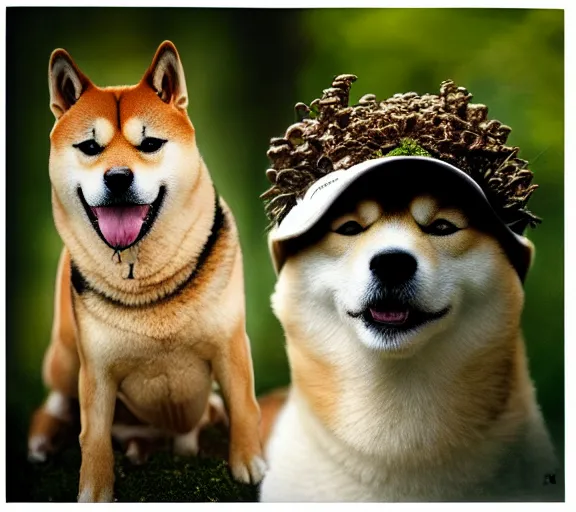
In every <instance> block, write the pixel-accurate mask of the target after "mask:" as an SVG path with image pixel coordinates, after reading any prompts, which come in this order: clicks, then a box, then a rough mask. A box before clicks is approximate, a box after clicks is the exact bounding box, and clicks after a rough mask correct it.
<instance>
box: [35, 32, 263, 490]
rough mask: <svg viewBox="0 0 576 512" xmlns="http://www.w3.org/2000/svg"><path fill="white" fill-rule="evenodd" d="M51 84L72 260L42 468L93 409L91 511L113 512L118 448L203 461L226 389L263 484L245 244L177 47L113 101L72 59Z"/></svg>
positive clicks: (237, 435)
mask: <svg viewBox="0 0 576 512" xmlns="http://www.w3.org/2000/svg"><path fill="white" fill-rule="evenodd" d="M49 84H50V102H51V104H50V106H51V109H52V112H53V113H54V115H55V117H56V123H55V125H54V128H53V130H52V133H51V135H50V140H51V151H50V180H51V183H52V203H53V213H54V220H55V223H56V227H57V229H58V232H59V234H60V236H61V237H62V239H63V241H64V245H65V248H64V250H63V252H62V257H61V258H60V265H59V269H58V279H57V283H56V305H55V314H54V328H53V332H52V343H51V345H50V347H49V348H48V351H47V353H46V357H45V361H44V379H45V382H46V384H47V385H48V386H49V388H50V393H49V395H48V398H47V400H46V402H45V403H44V404H43V406H42V407H41V408H40V409H39V410H38V411H37V413H36V414H35V416H34V419H33V421H32V425H31V428H30V437H29V451H30V457H31V458H32V459H36V460H44V459H45V458H46V456H47V455H48V454H49V453H50V452H51V451H52V450H53V449H54V448H55V439H56V438H57V436H58V433H59V432H60V431H61V429H62V427H63V426H64V425H65V424H66V423H67V422H68V421H69V420H70V401H71V398H72V397H76V396H79V403H80V412H81V429H82V430H81V435H80V444H81V448H82V466H81V470H80V490H79V496H78V499H79V500H80V501H109V500H112V498H113V483H114V473H113V452H112V444H111V436H112V434H115V435H117V436H118V437H119V438H120V439H121V440H122V441H124V442H125V443H126V444H127V450H128V455H129V456H131V457H133V458H134V459H135V460H138V459H140V458H141V456H142V455H145V454H142V453H140V451H139V444H138V440H139V439H141V440H149V439H151V438H154V437H158V436H164V435H169V436H174V438H175V439H174V447H175V449H176V450H177V451H178V452H179V453H184V454H195V453H196V450H197V448H198V446H197V442H198V430H199V427H200V426H202V425H203V424H205V423H206V422H208V421H210V416H211V415H212V417H214V413H215V412H218V410H219V408H220V406H221V405H222V404H221V403H219V401H218V397H217V395H212V397H211V386H212V382H213V380H212V376H213V375H214V377H215V379H216V380H217V382H218V383H219V384H220V387H221V389H222V392H223V396H224V399H225V402H226V406H227V408H228V414H229V418H230V427H231V444H230V467H231V470H232V474H233V476H234V477H235V478H236V479H237V480H239V481H241V482H253V483H256V482H259V481H260V479H261V478H262V475H263V471H264V467H265V466H264V463H263V461H262V459H261V446H260V440H259V437H258V421H259V408H258V404H257V402H256V400H255V397H254V390H253V386H254V385H253V371H252V363H251V358H250V346H249V341H248V338H247V335H246V330H245V310H244V288H243V286H244V285H243V275H242V256H241V252H240V244H239V241H238V234H237V231H236V226H235V223H234V219H233V217H232V214H231V212H230V210H229V208H228V207H227V205H226V204H225V203H224V201H223V200H222V199H221V198H220V197H219V196H218V194H217V193H216V191H215V189H214V186H213V184H212V181H211V178H210V175H209V173H208V170H207V168H206V166H205V164H204V162H203V160H202V158H201V156H200V154H199V152H198V148H197V146H196V136H195V130H194V127H193V126H192V124H191V122H190V119H189V118H188V115H187V112H186V108H187V105H188V93H187V90H186V82H185V78H184V72H183V69H182V64H181V61H180V58H179V56H178V53H177V51H176V48H175V47H174V45H173V44H172V43H170V42H168V41H167V42H164V43H163V44H162V45H161V46H160V47H159V48H158V50H157V52H156V55H155V57H154V59H153V62H152V64H151V66H150V68H149V69H148V71H147V72H146V73H145V75H144V77H143V78H142V80H141V81H140V82H139V83H138V84H137V85H135V86H125V87H108V88H100V87H97V86H96V85H94V84H93V83H92V82H91V81H90V80H89V79H88V78H87V77H86V76H85V75H84V74H83V73H82V72H81V71H80V70H79V69H78V67H77V66H76V65H75V64H74V62H73V61H72V59H71V57H70V56H69V55H68V54H67V53H66V52H65V51H64V50H60V49H59V50H56V51H54V52H53V54H52V56H51V58H50V64H49ZM210 397H211V398H210ZM117 399H119V400H120V401H121V406H122V408H123V409H124V410H125V412H129V413H130V414H131V415H132V420H134V419H135V420H137V423H138V424H137V425H134V421H130V422H126V423H123V422H122V421H123V420H121V419H120V418H119V416H124V417H126V414H124V415H118V414H117V415H116V421H115V423H114V424H113V421H114V411H115V408H116V409H117V407H116V402H117ZM126 410H127V411H126Z"/></svg>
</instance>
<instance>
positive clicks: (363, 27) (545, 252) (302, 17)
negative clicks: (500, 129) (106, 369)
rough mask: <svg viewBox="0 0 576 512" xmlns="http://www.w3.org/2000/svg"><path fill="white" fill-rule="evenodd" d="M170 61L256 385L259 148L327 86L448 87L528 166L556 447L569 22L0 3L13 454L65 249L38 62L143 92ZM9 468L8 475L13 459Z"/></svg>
mask: <svg viewBox="0 0 576 512" xmlns="http://www.w3.org/2000/svg"><path fill="white" fill-rule="evenodd" d="M164 39H170V40H172V41H173V42H174V43H175V44H176V46H177V47H178V50H179V52H180V55H181V58H182V61H183V64H184V69H185V71H186V78H187V85H188V89H189V94H190V107H189V114H190V117H191V119H192V121H193V123H194V124H195V126H196V129H197V134H198V144H199V147H200V151H201V152H202V154H203V156H204V159H205V160H206V162H207V164H208V167H209V169H210V171H211V173H212V176H213V178H214V181H215V183H216V185H217V187H218V189H219V191H220V193H221V194H222V195H223V196H224V197H225V198H226V200H227V202H228V203H229V205H230V207H231V208H232V210H233V212H234V214H235V216H236V219H237V222H238V225H239V229H240V236H241V243H242V246H243V252H244V266H245V273H246V300H247V314H248V332H249V335H250V338H251V340H252V354H253V359H254V368H255V375H256V385H257V390H258V391H259V392H261V391H264V390H266V389H269V388H270V387H272V386H276V385H279V384H284V383H286V382H287V381H288V378H289V373H288V367H287V363H286V357H285V352H284V348H283V342H284V341H283V335H282V332H281V329H280V326H279V324H278V322H277V321H276V319H275V318H274V316H273V315H272V312H271V310H270V306H269V297H270V294H271V292H272V289H273V285H274V279H275V278H274V273H273V270H272V266H271V264H270V261H269V256H268V252H267V244H266V239H265V228H266V224H267V220H266V218H265V216H264V214H263V208H262V203H261V201H260V199H259V197H258V196H259V194H260V193H261V192H263V191H264V190H265V189H266V188H267V186H268V183H267V181H266V179H265V175H264V171H265V170H266V168H267V158H266V156H265V153H266V150H267V147H268V140H269V138H270V137H272V136H278V135H281V134H282V133H283V131H284V129H285V128H286V127H287V126H288V125H289V124H291V123H292V122H294V121H295V117H294V112H293V106H294V104H295V103H296V102H297V101H304V102H307V103H308V102H310V101H311V100H312V99H314V98H317V97H319V96H320V95H321V92H322V89H324V88H326V87H329V86H330V83H331V80H332V78H333V77H334V76H335V75H337V74H341V73H354V74H356V75H358V77H359V80H358V81H357V82H356V83H355V84H354V86H353V88H352V97H351V101H353V102H355V101H356V100H357V99H358V98H359V97H360V96H362V95H363V94H365V93H369V92H370V93H374V94H376V95H377V97H379V98H385V97H389V96H390V95H392V94H394V93H396V92H407V91H412V90H413V91H416V92H418V93H426V92H428V93H436V92H438V87H439V84H440V82H442V81H443V80H445V79H448V78H452V79H454V80H455V82H456V84H457V85H460V86H464V87H466V88H468V90H469V91H470V92H472V93H473V94H474V101H476V102H480V103H484V104H486V105H488V106H489V109H490V117H491V118H496V119H498V120H500V121H501V122H503V123H505V124H508V125H510V126H511V127H512V128H513V130H512V133H511V135H510V138H509V142H510V143H511V144H513V145H518V146H520V148H521V152H520V157H521V158H524V159H527V160H529V161H530V163H531V169H532V170H533V171H534V172H535V175H536V178H535V182H536V183H538V184H539V185H540V189H539V190H538V191H537V192H536V193H535V194H534V197H533V199H532V202H531V209H532V211H534V212H535V213H536V214H537V215H540V216H541V217H543V219H544V222H543V224H542V225H541V226H540V227H538V228H537V229H536V230H534V231H533V232H531V233H529V236H530V238H531V239H532V240H533V241H534V243H535V245H536V248H537V256H536V261H535V263H534V267H533V269H532V271H531V273H530V275H529V278H528V281H527V284H526V292H527V300H526V308H525V315H524V330H525V336H526V340H527V347H528V355H529V358H530V364H531V371H532V376H533V378H534V381H535V383H536V386H537V388H538V396H539V400H540V402H541V405H542V408H543V411H544V413H545V416H546V418H547V420H548V422H549V424H550V425H551V428H552V430H553V432H554V434H555V438H556V443H557V445H558V446H559V448H560V450H562V449H563V422H564V288H563V283H564V277H563V269H564V260H563V232H564V202H563V197H564V184H563V170H564V169H563V168H564V146H563V142H564V103H563V102H564V13H563V11H561V10H520V9H513V10H507V9H494V10H490V9H310V10H284V9H274V10H260V9H175V8H154V9H151V8H149V9H140V8H139V9H128V8H97V9H96V8H8V10H7V73H6V77H7V78H6V79H7V96H6V97H7V120H6V134H7V145H6V147H7V155H6V157H7V181H6V183H7V188H6V190H7V198H6V211H7V301H6V302H7V320H8V326H7V365H6V367H7V409H8V410H7V417H8V446H9V458H10V457H11V456H14V457H16V456H18V457H20V456H22V454H23V453H24V443H25V439H24V432H25V430H26V428H27V422H28V417H29V414H30V413H31V411H32V409H33V408H34V407H35V406H37V405H38V403H39V402H40V401H41V399H42V397H43V394H44V391H43V386H42V381H41V362H42V357H43V353H44V350H45V348H46V346H47V344H48V340H49V336H50V328H51V317H52V306H53V296H52V294H53V283H54V278H55V271H56V264H57V259H58V254H59V251H60V247H61V242H60V240H59V237H58V235H57V233H56V231H55V229H54V226H53V222H52V214H51V205H50V183H49V179H48V153H49V140H48V135H49V133H50V130H51V127H52V125H53V117H52V114H51V112H50V110H49V108H48V86H47V65H48V58H49V56H50V52H51V51H52V50H53V49H54V48H56V47H64V48H66V49H67V50H68V51H69V52H70V53H71V55H72V56H73V58H74V59H75V60H76V62H77V63H78V65H79V66H80V68H81V69H82V70H83V71H84V72H85V73H86V74H87V75H88V76H89V77H90V78H91V79H92V80H93V81H94V82H95V83H97V84H99V85H118V84H131V83H135V82H137V81H138V80H139V79H140V77H141V76H142V74H143V73H144V71H145V69H146V68H147V67H148V65H149V63H150V61H151V59H152V56H153V54H154V51H155V49H156V47H157V46H158V44H159V43H160V42H161V41H162V40H164ZM22 463H23V461H22V462H20V461H18V462H17V461H15V462H14V464H15V465H14V466H12V467H16V468H17V467H18V464H22Z"/></svg>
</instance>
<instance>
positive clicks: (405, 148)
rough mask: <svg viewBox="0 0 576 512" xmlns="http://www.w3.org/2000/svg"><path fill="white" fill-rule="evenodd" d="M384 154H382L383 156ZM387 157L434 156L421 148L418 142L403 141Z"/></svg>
mask: <svg viewBox="0 0 576 512" xmlns="http://www.w3.org/2000/svg"><path fill="white" fill-rule="evenodd" d="M381 153H382V152H380V154H381ZM386 156H428V157H431V156H432V155H431V154H430V153H428V151H426V150H425V149H424V148H423V147H421V146H419V145H418V144H417V143H416V141H414V140H412V139H402V140H401V141H400V145H399V146H398V147H397V148H395V149H393V150H392V151H390V152H389V153H386Z"/></svg>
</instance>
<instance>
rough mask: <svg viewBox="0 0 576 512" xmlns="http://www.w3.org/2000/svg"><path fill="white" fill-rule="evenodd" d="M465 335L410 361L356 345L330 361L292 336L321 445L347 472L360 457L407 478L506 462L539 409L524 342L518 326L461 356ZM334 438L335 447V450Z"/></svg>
mask: <svg viewBox="0 0 576 512" xmlns="http://www.w3.org/2000/svg"><path fill="white" fill-rule="evenodd" d="M506 331H507V332H506ZM292 334H294V333H292ZM462 335H464V333H455V334H454V335H452V336H445V337H444V338H442V339H437V340H430V342H429V343H428V345H427V346H426V347H423V349H421V350H420V351H419V352H418V353H417V354H415V355H413V356H412V357H410V358H406V359H393V358H389V357H383V356H382V355H381V354H378V353H377V352H374V351H371V350H368V349H366V348H364V347H363V346H362V345H361V344H360V342H359V341H358V340H347V341H352V342H354V343H356V350H354V352H350V353H349V354H348V357H346V358H332V359H331V360H330V358H328V360H326V359H325V358H324V357H319V355H318V354H317V353H314V352H313V351H311V350H309V349H308V348H307V347H312V346H314V344H311V343H310V340H309V339H306V340H303V339H300V338H295V337H294V336H291V333H290V331H289V330H288V335H287V341H288V353H289V357H290V361H291V367H292V381H293V386H294V387H295V391H296V395H297V396H300V397H301V400H302V404H303V406H302V408H303V409H306V410H307V411H309V412H310V414H307V413H304V416H308V417H309V420H310V421H311V422H312V423H313V424H315V425H316V427H314V428H311V431H312V432H314V431H315V432H316V433H317V436H316V438H317V441H318V443H319V444H325V445H326V447H327V449H329V450H331V451H332V456H333V457H334V459H335V461H336V462H337V463H342V464H344V463H345V461H344V459H346V458H349V459H350V458H352V459H353V458H354V457H355V456H358V458H359V460H362V461H363V463H366V461H370V460H371V461H373V464H374V466H375V467H381V466H382V465H384V466H388V467H390V468H392V467H394V468H396V469H395V471H397V472H399V474H402V473H403V472H406V475H409V474H410V472H411V471H420V470H423V469H425V468H427V469H428V470H432V472H433V471H434V469H435V468H438V469H441V468H443V467H450V468H451V470H452V471H455V472H459V471H466V467H468V465H469V464H470V463H478V464H480V463H481V460H482V459H483V458H484V455H483V454H485V455H486V460H490V461H498V459H497V458H495V457H489V456H487V454H488V452H492V451H494V450H499V449H500V448H501V444H502V443H501V441H503V440H504V439H506V438H507V437H508V438H509V437H510V436H515V435H516V434H517V433H518V431H519V429H521V428H522V426H523V422H524V421H525V418H526V414H527V411H526V408H527V407H529V405H528V404H529V403H530V400H529V397H528V396H526V395H527V393H526V389H532V388H531V386H530V385H529V383H528V385H527V386H526V385H525V384H526V383H527V382H528V375H527V368H526V361H525V356H524V349H523V342H522V339H521V335H520V332H519V329H518V328H514V327H511V328H510V329H504V330H503V331H502V332H501V334H500V336H499V337H498V338H497V339H490V340H489V339H486V340H484V343H483V344H482V348H478V349H477V350H474V351H471V352H470V353H469V355H468V356H467V357H460V356H459V355H458V354H457V351H455V350H454V347H457V346H458V343H462V342H463V340H461V339H458V338H459V336H462ZM333 343H335V344H336V343H343V340H339V339H337V338H335V339H333ZM521 390H523V391H522V392H521ZM528 394H529V393H528ZM328 437H329V438H331V439H332V440H333V442H328V443H326V442H325V440H326V438H328ZM328 447H331V448H328ZM335 447H336V448H335ZM338 447H339V448H338ZM352 459H350V460H352ZM485 469H486V470H487V471H489V470H490V469H491V468H488V467H486V468H485ZM377 473H378V472H377V471H376V472H375V474H377ZM477 477H478V475H477V474H476V475H475V476H474V477H473V478H477Z"/></svg>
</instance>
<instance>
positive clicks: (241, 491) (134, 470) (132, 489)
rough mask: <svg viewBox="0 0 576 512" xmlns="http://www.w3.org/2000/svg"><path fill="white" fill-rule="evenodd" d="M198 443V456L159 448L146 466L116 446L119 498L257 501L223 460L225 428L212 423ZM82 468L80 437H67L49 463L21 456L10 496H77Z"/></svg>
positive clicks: (47, 498)
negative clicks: (32, 462) (237, 480)
mask: <svg viewBox="0 0 576 512" xmlns="http://www.w3.org/2000/svg"><path fill="white" fill-rule="evenodd" d="M200 447H201V450H200V454H199V456H198V457H178V456H175V455H173V454H172V452H171V451H161V452H157V453H154V454H152V455H151V456H150V458H149V460H148V461H147V462H146V463H145V464H144V465H142V466H134V465H132V464H131V463H130V461H129V460H128V459H127V458H126V457H125V456H124V455H123V454H122V452H120V451H118V450H116V451H115V468H114V472H115V475H116V481H115V486H114V497H115V499H116V501H119V502H146V501H149V502H164V501H165V502H190V501H192V502H194V501H220V502H233V501H257V498H258V491H257V487H256V486H252V485H243V484H239V483H237V482H235V481H234V480H233V479H232V477H231V475H230V470H229V467H228V463H227V462H226V460H225V457H226V453H227V451H228V439H227V434H226V430H225V429H224V428H223V427H222V428H221V427H210V428H208V429H207V430H206V431H204V432H203V433H202V435H201V440H200ZM22 455H24V454H22ZM24 457H25V456H23V460H25V458H24ZM79 470H80V448H79V446H78V443H77V442H69V443H67V446H66V447H65V448H64V449H63V450H62V451H60V452H59V453H58V454H56V455H54V456H53V457H52V458H51V459H50V460H49V461H48V462H46V463H43V464H31V463H29V462H23V461H22V466H21V467H20V471H19V473H20V474H19V477H18V479H17V480H18V482H17V484H16V486H15V487H14V486H8V488H7V499H8V501H27V502H48V501H52V502H73V501H76V496H77V493H78V480H79ZM14 483H16V482H14Z"/></svg>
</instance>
